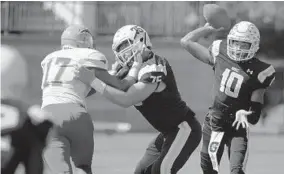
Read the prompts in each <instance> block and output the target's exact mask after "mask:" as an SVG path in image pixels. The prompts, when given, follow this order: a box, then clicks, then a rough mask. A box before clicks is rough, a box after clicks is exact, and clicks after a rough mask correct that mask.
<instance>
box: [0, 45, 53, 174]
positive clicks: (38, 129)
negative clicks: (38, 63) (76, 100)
mask: <svg viewBox="0 0 284 174" xmlns="http://www.w3.org/2000/svg"><path fill="white" fill-rule="evenodd" d="M0 65H1V82H2V83H1V173H3V174H13V173H15V171H16V169H17V167H18V165H19V164H20V163H22V164H23V165H24V167H25V171H26V173H28V174H43V160H42V152H43V149H44V147H45V145H46V137H47V134H48V131H49V129H50V128H51V127H52V123H51V122H50V121H49V120H48V119H49V118H50V117H49V114H48V113H45V112H43V111H41V109H40V107H39V106H37V105H33V106H30V105H29V104H27V103H25V101H23V99H21V96H23V95H22V94H23V92H24V88H25V86H26V83H27V80H28V76H27V65H26V61H25V59H24V58H23V57H22V56H21V55H20V53H19V52H18V51H17V50H16V49H14V48H12V47H10V46H7V45H1V59H0Z"/></svg>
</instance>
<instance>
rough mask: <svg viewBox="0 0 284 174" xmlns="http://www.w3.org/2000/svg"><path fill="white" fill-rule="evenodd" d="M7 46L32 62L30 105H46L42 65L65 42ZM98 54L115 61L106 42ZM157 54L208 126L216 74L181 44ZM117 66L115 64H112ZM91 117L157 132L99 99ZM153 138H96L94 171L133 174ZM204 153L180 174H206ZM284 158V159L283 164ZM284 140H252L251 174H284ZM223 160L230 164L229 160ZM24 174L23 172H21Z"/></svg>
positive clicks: (224, 172)
mask: <svg viewBox="0 0 284 174" xmlns="http://www.w3.org/2000/svg"><path fill="white" fill-rule="evenodd" d="M1 42H2V44H9V45H12V46H15V47H16V48H17V49H18V50H19V51H20V52H21V53H22V54H23V55H24V57H25V58H26V60H27V63H28V67H29V69H28V71H29V76H30V77H29V85H28V87H27V93H26V96H25V97H24V99H25V100H26V101H27V102H29V103H31V104H35V103H38V104H39V103H40V102H41V90H40V83H41V75H42V74H41V67H40V62H41V60H42V59H43V58H44V57H45V55H47V54H48V53H50V52H52V51H54V50H55V49H58V47H59V39H57V38H54V39H50V38H48V37H42V38H39V39H26V38H22V37H14V38H13V37H6V38H5V37H2V39H1ZM97 45H98V50H100V51H102V52H103V53H104V54H105V55H106V56H107V57H109V58H110V59H112V58H113V53H112V52H111V49H110V48H111V44H110V43H109V42H105V41H101V43H100V42H99V43H98V44H97ZM153 45H154V47H155V51H156V52H157V53H159V54H160V55H162V56H165V57H167V58H168V60H169V62H170V63H171V65H172V67H173V70H174V72H175V75H176V80H177V84H178V86H179V89H180V92H181V95H182V97H183V99H184V100H185V101H186V102H187V103H188V105H189V106H191V108H192V109H193V110H194V111H196V113H197V117H198V119H199V120H200V121H202V120H203V118H204V116H205V113H206V111H207V108H208V107H209V105H210V103H211V92H212V87H213V85H212V82H213V79H212V70H211V68H210V67H209V66H207V65H204V64H202V63H200V62H198V61H197V60H195V59H194V58H192V57H191V56H190V55H189V54H188V53H186V51H184V50H182V49H181V48H180V47H179V45H178V43H173V44H166V43H165V44H163V43H158V42H157V43H156V42H155V41H154V42H153ZM110 62H111V60H110ZM88 106H89V110H90V113H91V114H92V116H93V118H94V120H95V121H97V120H99V121H109V122H116V121H125V122H129V123H131V124H132V126H133V127H132V128H133V130H134V131H147V130H152V129H151V126H150V125H149V124H148V123H147V122H146V121H145V120H144V118H143V117H142V116H141V115H140V114H138V112H137V111H135V109H133V108H130V109H122V108H119V107H118V106H116V105H114V104H111V103H109V102H108V101H106V100H105V99H103V98H102V97H100V96H99V95H95V96H94V97H91V98H89V99H88ZM154 136H155V134H153V133H149V134H148V133H147V134H146V133H145V134H142V133H131V134H114V135H112V136H107V135H105V134H96V137H95V138H96V139H95V144H96V145H95V155H94V166H93V169H94V171H95V173H97V174H127V173H133V170H134V168H135V165H136V163H137V162H138V161H139V159H140V157H141V156H142V155H143V153H144V150H145V148H146V147H147V145H148V143H149V142H150V141H151V139H152V138H153V137H154ZM199 150H200V147H199V148H198V149H197V150H196V151H195V153H194V154H193V155H192V157H191V158H190V160H189V161H188V163H187V164H186V166H185V167H184V168H183V169H182V170H181V171H180V172H179V174H191V173H192V174H198V173H201V170H200V167H199V161H200V159H199ZM281 157H282V158H281ZM283 157H284V137H281V136H267V135H257V136H255V135H254V136H251V143H250V159H249V162H248V166H247V171H248V174H280V173H283V170H282V168H281V167H282V166H283V164H284V163H283ZM223 159H227V156H226V154H225V155H224V156H223ZM19 173H20V174H21V173H22V171H20V172H19ZM221 174H229V168H228V163H227V161H226V160H223V162H222V164H221Z"/></svg>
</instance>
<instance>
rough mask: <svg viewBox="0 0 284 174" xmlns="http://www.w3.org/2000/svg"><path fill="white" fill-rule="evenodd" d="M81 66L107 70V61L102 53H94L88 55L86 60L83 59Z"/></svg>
mask: <svg viewBox="0 0 284 174" xmlns="http://www.w3.org/2000/svg"><path fill="white" fill-rule="evenodd" d="M82 64H83V66H86V67H96V68H101V69H105V70H107V69H108V60H107V58H106V57H105V55H103V54H102V53H100V52H98V51H94V52H92V53H90V54H89V55H88V57H87V58H85V59H83V62H82Z"/></svg>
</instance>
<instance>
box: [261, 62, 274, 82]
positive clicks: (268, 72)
mask: <svg viewBox="0 0 284 174" xmlns="http://www.w3.org/2000/svg"><path fill="white" fill-rule="evenodd" d="M257 79H258V81H259V82H260V83H261V84H263V85H264V87H268V86H270V85H271V84H272V82H273V81H274V79H275V69H274V67H273V66H272V65H270V66H269V67H266V68H265V69H263V70H262V71H261V72H259V73H258V76H257Z"/></svg>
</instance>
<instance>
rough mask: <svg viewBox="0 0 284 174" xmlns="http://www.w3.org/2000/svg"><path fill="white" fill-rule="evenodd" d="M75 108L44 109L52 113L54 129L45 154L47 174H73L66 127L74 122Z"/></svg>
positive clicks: (53, 106) (55, 106)
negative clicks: (73, 112)
mask: <svg viewBox="0 0 284 174" xmlns="http://www.w3.org/2000/svg"><path fill="white" fill-rule="evenodd" d="M73 108H74V107H72V106H68V105H64V104H53V105H48V106H46V107H44V108H43V109H44V110H46V111H47V112H49V113H52V121H53V123H54V127H53V128H52V129H51V130H50V132H49V137H48V141H47V146H46V148H45V150H44V152H43V158H44V162H45V166H46V167H45V168H46V171H47V173H48V174H49V173H66V174H72V173H73V171H72V165H71V161H70V140H69V139H68V138H67V137H66V129H65V125H66V124H68V123H69V122H70V120H72V111H70V110H72V109H73Z"/></svg>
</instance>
